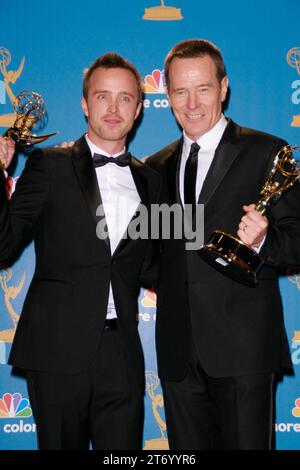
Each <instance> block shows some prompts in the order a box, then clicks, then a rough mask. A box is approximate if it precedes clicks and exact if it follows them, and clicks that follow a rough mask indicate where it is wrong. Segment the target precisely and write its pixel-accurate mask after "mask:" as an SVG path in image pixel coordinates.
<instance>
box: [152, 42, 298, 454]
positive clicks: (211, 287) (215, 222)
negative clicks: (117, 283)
mask: <svg viewBox="0 0 300 470" xmlns="http://www.w3.org/2000/svg"><path fill="white" fill-rule="evenodd" d="M165 78H166V83H167V88H168V95H169V100H170V104H171V107H172V110H173V113H174V115H175V117H176V119H177V121H178V123H179V124H180V126H181V127H182V128H183V136H182V138H181V139H179V140H177V141H176V142H173V143H172V144H170V145H168V146H167V147H166V148H164V149H163V150H161V151H159V152H158V153H157V154H155V155H154V156H152V157H150V158H149V159H148V160H147V164H148V165H149V166H151V167H152V168H155V169H156V170H158V171H159V172H160V173H161V175H162V177H163V180H164V184H163V202H165V203H167V204H170V205H172V204H174V203H176V202H177V203H181V204H182V205H185V204H190V205H192V207H194V206H195V204H196V203H198V204H204V221H205V225H204V235H205V236H204V240H207V239H208V237H209V235H210V234H211V233H212V232H213V231H214V230H216V229H222V230H224V231H226V232H229V233H233V234H234V233H237V235H238V236H239V238H240V239H241V240H242V241H243V242H245V243H247V244H248V245H250V246H251V247H252V248H253V249H255V250H256V251H259V252H260V254H261V255H262V256H263V257H264V259H265V260H266V264H264V266H263V267H262V269H261V271H260V273H259V276H258V277H259V281H258V285H257V286H256V287H255V288H253V287H248V286H246V285H242V284H239V283H238V282H236V281H233V280H231V279H229V278H227V277H225V275H223V274H221V273H220V272H219V271H217V270H215V269H214V268H213V267H211V266H210V265H208V264H206V263H205V261H204V260H203V259H202V258H201V257H200V256H199V254H198V252H197V251H196V250H194V251H193V250H189V251H187V250H186V243H185V240H184V239H181V240H178V239H176V237H175V236H173V237H172V236H171V239H170V240H162V242H161V256H160V260H159V267H160V268H159V277H158V296H157V330H156V344H157V356H158V369H159V375H160V378H161V381H162V388H163V393H164V402H165V411H166V420H167V428H168V436H169V442H170V447H171V449H175V450H179V449H181V450H187V449H268V448H270V445H271V429H272V417H273V415H272V393H273V390H272V385H273V381H274V376H275V373H277V372H279V371H280V370H281V369H282V368H283V367H287V368H290V367H291V361H290V355H289V348H288V343H287V338H286V333H285V328H284V322H283V313H282V307H281V299H280V293H279V287H278V271H277V268H278V267H280V268H282V267H286V266H289V265H291V264H299V262H300V248H299V247H300V218H299V196H300V188H299V185H297V188H295V189H293V190H292V191H290V192H288V193H287V194H285V195H284V196H283V197H282V198H281V199H280V200H279V201H278V202H277V203H276V204H274V205H273V206H272V207H271V210H270V212H269V214H268V217H265V216H263V215H261V214H260V213H259V212H257V211H256V210H255V206H254V204H253V203H254V202H256V201H258V199H259V193H260V189H261V188H262V186H263V184H264V182H265V180H266V178H267V175H268V174H269V171H270V168H271V166H272V163H273V160H274V157H275V155H276V154H277V152H278V151H279V149H281V148H282V147H283V146H284V145H285V144H286V143H285V142H284V141H283V140H281V139H279V138H277V137H275V136H272V135H268V134H265V133H262V132H259V131H255V130H251V129H246V128H243V127H240V126H239V125H238V124H236V123H234V122H233V121H232V120H231V119H227V118H225V117H224V115H223V114H222V105H223V103H224V101H225V99H226V95H227V90H228V79H227V75H226V69H225V65H224V62H223V58H222V55H221V52H220V51H219V49H218V48H217V47H216V46H215V45H214V44H212V43H211V42H209V41H206V40H197V39H196V40H187V41H183V42H181V43H179V44H177V45H176V46H174V48H173V49H172V50H171V51H170V52H169V54H168V56H167V58H166V62H165ZM198 229H199V228H198Z"/></svg>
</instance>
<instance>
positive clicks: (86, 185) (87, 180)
mask: <svg viewBox="0 0 300 470" xmlns="http://www.w3.org/2000/svg"><path fill="white" fill-rule="evenodd" d="M72 153H73V166H74V171H75V174H76V176H77V179H78V182H79V184H80V187H81V189H82V191H83V193H84V196H85V199H86V202H87V205H88V208H89V210H90V212H91V215H92V217H93V220H94V222H95V224H96V225H97V224H98V223H99V222H100V225H98V228H99V227H103V226H105V225H106V224H105V215H104V214H103V215H101V216H97V215H96V212H97V209H98V207H99V205H100V204H101V205H102V199H101V194H100V190H99V185H98V181H97V175H96V171H95V168H94V165H93V159H92V155H91V152H90V149H89V146H88V144H87V142H86V139H85V137H84V136H83V137H81V138H80V139H79V140H77V141H76V142H75V144H74V147H73V152H72ZM102 207H103V206H102ZM95 230H96V227H95ZM102 232H103V231H102ZM102 238H104V241H105V243H106V246H107V247H108V249H109V252H110V243H109V237H108V236H105V235H103V237H102Z"/></svg>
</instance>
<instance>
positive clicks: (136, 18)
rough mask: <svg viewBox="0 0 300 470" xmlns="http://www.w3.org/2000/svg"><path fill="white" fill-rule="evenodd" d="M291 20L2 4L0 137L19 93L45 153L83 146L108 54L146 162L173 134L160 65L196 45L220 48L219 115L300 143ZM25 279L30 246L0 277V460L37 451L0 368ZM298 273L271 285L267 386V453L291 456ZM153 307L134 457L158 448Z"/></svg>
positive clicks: (214, 9)
mask: <svg viewBox="0 0 300 470" xmlns="http://www.w3.org/2000/svg"><path fill="white" fill-rule="evenodd" d="M299 15H300V3H299V0H285V1H274V0H264V1H263V2H262V1H260V0H252V1H251V2H240V1H239V0H230V1H226V2H224V1H223V0H216V1H215V2H205V1H203V0H165V1H163V0H161V1H160V0H113V1H111V2H104V1H100V0H85V1H82V0H73V1H72V2H70V1H67V0H51V1H48V2H41V1H40V0H29V1H27V2H24V1H21V0H16V1H15V2H4V3H3V4H1V6H0V17H1V32H0V132H1V133H2V132H4V130H5V128H6V127H8V126H10V125H11V124H12V123H13V122H14V119H15V115H14V109H13V102H14V98H15V96H16V95H17V94H18V93H20V92H21V91H22V90H24V89H30V90H34V91H37V92H39V93H41V94H42V96H43V97H44V99H45V101H46V106H47V125H46V127H45V128H44V129H43V133H48V132H52V131H58V132H59V134H58V135H56V136H55V137H53V138H52V139H51V141H48V142H47V144H46V145H49V144H50V142H51V143H52V144H53V145H55V144H58V143H59V142H61V141H64V140H74V139H76V138H77V137H79V136H80V135H82V134H83V133H84V131H85V129H86V124H85V120H84V117H83V115H82V112H81V107H80V98H81V84H82V75H83V71H84V69H85V68H86V67H87V66H88V65H89V64H90V63H91V62H92V61H93V60H94V59H95V58H96V57H98V56H99V55H101V54H103V53H104V52H106V51H116V52H118V53H120V54H122V55H124V56H125V57H127V58H128V59H129V60H131V61H132V62H134V64H135V65H136V66H137V67H138V69H139V70H140V72H141V74H142V76H143V78H144V83H145V92H146V94H145V101H144V113H143V119H142V122H141V124H140V126H139V129H138V130H137V132H136V134H135V137H134V139H133V141H132V142H131V144H130V149H131V152H132V153H133V154H134V155H136V156H137V157H138V158H142V157H145V156H147V155H151V154H152V153H154V152H155V151H157V150H158V149H159V148H161V147H163V146H165V145H166V144H168V143H169V142H171V141H172V140H174V139H176V138H177V137H178V136H179V135H180V131H179V129H178V127H177V125H176V124H175V120H174V117H173V116H172V113H171V110H170V107H169V103H168V99H167V95H166V92H165V84H164V75H163V63H164V58H165V56H166V54H167V52H168V50H169V49H170V48H171V47H172V46H173V45H174V44H175V43H176V42H178V41H180V40H183V39H187V38H206V39H209V40H211V41H213V42H214V43H215V44H217V45H218V46H219V47H220V48H221V50H222V51H223V54H224V57H225V62H226V64H227V70H228V75H229V83H230V89H231V96H230V102H229V106H228V109H227V110H226V115H227V116H231V117H232V118H233V119H234V120H235V121H236V122H238V123H240V124H242V125H245V126H248V127H254V128H257V129H261V130H263V131H266V132H270V133H273V134H277V135H279V136H281V137H283V138H285V139H287V140H288V141H289V142H290V143H292V144H296V143H298V144H300V106H299V104H300V35H299V24H298V23H299ZM25 158H26V157H24V156H23V155H21V156H20V157H19V159H18V164H17V166H16V168H15V170H14V173H13V174H12V175H10V177H9V178H10V179H9V181H8V182H9V185H10V188H11V190H13V187H14V185H15V183H16V180H17V178H18V176H19V175H20V173H21V171H22V169H23V166H24V162H25ZM242 202H243V201H241V204H242ZM299 204H300V201H299ZM78 236H80V234H78ZM33 270H34V251H33V248H32V246H29V247H28V248H27V250H26V251H25V252H24V253H23V255H22V257H21V258H20V259H19V260H18V262H17V263H16V264H15V265H14V266H12V267H11V269H7V270H2V271H0V449H36V426H35V423H34V420H33V417H32V411H31V407H30V403H29V401H28V394H27V389H26V384H25V380H24V378H22V377H21V376H19V375H18V376H17V375H14V374H13V372H12V369H11V367H10V366H8V365H7V358H8V355H9V352H10V348H11V343H12V340H13V337H14V333H15V329H16V325H17V322H18V318H19V315H20V312H21V309H22V305H23V302H24V298H25V295H26V292H27V289H28V286H29V283H30V280H31V277H32V274H33ZM299 272H300V267H299V270H298V271H297V269H296V270H295V269H294V270H291V269H290V270H288V271H287V272H286V273H285V275H283V276H282V278H281V280H280V285H281V292H282V299H283V304H284V315H285V322H286V328H287V333H288V339H289V344H290V349H291V354H292V358H293V363H294V370H295V374H294V376H285V377H283V378H282V380H281V381H280V382H279V384H278V387H277V393H276V399H277V406H276V417H275V422H274V435H275V439H276V448H277V449H299V448H300V434H299V432H300V366H299V364H300V308H299V307H300V274H299ZM155 306H156V298H155V294H154V293H152V292H150V291H143V292H141V295H140V302H139V317H140V326H139V328H140V333H141V337H142V342H143V346H144V351H145V358H146V384H147V386H146V393H145V405H146V419H145V429H144V448H146V449H167V448H168V447H167V446H168V441H167V430H166V425H165V418H164V405H163V397H162V391H161V387H160V382H159V379H158V376H157V369H156V355H155V345H154V328H155V319H156V318H155V315H156V310H155ZM170 321H172V319H170ZM270 336H272V330H271V329H270ZM76 347H77V348H80V347H81V346H80V344H78V345H76ZM215 347H216V348H218V347H219V345H218V344H217V343H216V344H215Z"/></svg>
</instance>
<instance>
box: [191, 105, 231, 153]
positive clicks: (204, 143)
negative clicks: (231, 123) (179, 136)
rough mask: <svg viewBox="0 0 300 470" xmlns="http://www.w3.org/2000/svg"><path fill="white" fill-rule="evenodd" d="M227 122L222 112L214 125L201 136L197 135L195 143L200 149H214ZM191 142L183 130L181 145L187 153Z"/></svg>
mask: <svg viewBox="0 0 300 470" xmlns="http://www.w3.org/2000/svg"><path fill="white" fill-rule="evenodd" d="M227 124H228V122H227V119H226V118H225V116H224V114H222V115H221V117H220V119H219V121H218V122H217V123H216V124H215V125H214V127H213V128H212V129H210V130H209V131H208V132H206V133H205V134H203V135H202V136H201V137H199V139H198V140H197V144H198V145H200V148H201V150H200V151H203V150H204V151H205V150H206V151H209V150H211V151H214V150H216V148H217V146H218V145H219V142H220V140H221V138H222V135H223V133H224V131H225V128H226V126H227ZM193 142H194V141H193V140H191V139H190V138H189V137H188V136H187V135H186V133H185V131H183V146H184V150H185V152H186V153H187V154H188V153H189V151H190V147H191V145H192V143H193Z"/></svg>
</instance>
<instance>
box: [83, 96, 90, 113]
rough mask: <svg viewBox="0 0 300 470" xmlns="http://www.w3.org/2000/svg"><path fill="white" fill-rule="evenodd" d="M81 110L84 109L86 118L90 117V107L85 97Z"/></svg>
mask: <svg viewBox="0 0 300 470" xmlns="http://www.w3.org/2000/svg"><path fill="white" fill-rule="evenodd" d="M81 108H82V111H83V114H84V115H85V116H86V117H88V116H89V112H88V106H87V102H86V99H85V98H84V97H82V98H81Z"/></svg>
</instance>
